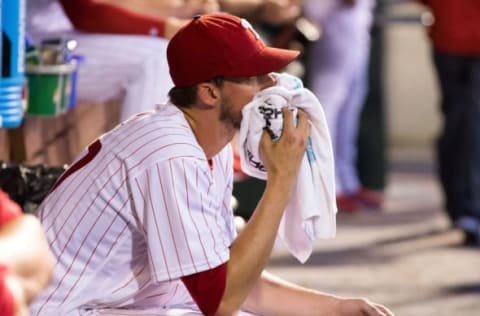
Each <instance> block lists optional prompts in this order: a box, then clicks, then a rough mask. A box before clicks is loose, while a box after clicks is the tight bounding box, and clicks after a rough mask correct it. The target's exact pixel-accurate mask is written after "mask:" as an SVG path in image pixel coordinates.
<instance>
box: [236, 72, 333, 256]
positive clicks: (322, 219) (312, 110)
mask: <svg viewBox="0 0 480 316" xmlns="http://www.w3.org/2000/svg"><path fill="white" fill-rule="evenodd" d="M274 76H275V78H276V81H277V84H276V85H275V86H273V87H270V88H268V89H265V90H262V91H260V92H259V93H257V94H256V95H255V97H254V99H253V100H252V101H251V102H250V103H249V104H247V105H246V106H245V107H244V108H243V110H242V114H243V119H242V124H241V127H240V135H239V146H238V147H239V153H240V164H241V168H242V170H243V172H245V173H246V174H248V175H250V176H253V177H256V178H259V179H266V178H267V171H266V170H265V167H264V165H263V162H262V160H261V159H260V154H259V143H260V137H261V134H262V132H263V128H264V127H265V126H269V128H270V130H271V131H272V132H273V135H274V139H275V138H277V137H280V135H281V133H282V126H283V123H282V122H283V117H282V112H281V109H282V108H283V107H285V106H288V107H289V108H291V109H292V110H293V111H296V109H297V108H300V109H302V110H304V111H305V112H307V114H308V117H309V121H310V124H311V127H312V128H311V134H310V137H309V139H308V145H307V150H306V153H305V156H304V158H303V161H302V163H301V166H300V171H299V175H298V179H297V183H296V186H295V190H294V193H293V196H292V199H291V201H290V203H289V204H288V206H287V208H286V209H285V213H284V215H283V217H282V220H281V222H280V228H279V231H278V234H279V237H280V238H281V239H282V241H283V243H284V244H285V246H286V247H287V249H288V251H289V252H290V253H291V254H292V255H293V256H295V257H296V258H297V259H298V260H299V261H300V262H302V263H304V262H305V261H306V260H307V259H308V258H309V257H310V255H311V253H312V250H313V242H314V241H315V239H317V238H319V239H330V238H334V237H335V233H336V219H335V216H336V213H337V205H336V202H335V173H334V160H333V149H332V144H331V139H330V134H329V132H328V127H327V122H326V119H325V114H324V112H323V109H322V106H321V105H320V103H319V102H318V100H317V98H316V97H315V95H314V94H313V93H312V92H311V91H310V90H308V89H306V88H304V87H303V84H302V81H301V80H300V79H298V78H297V77H294V76H291V75H288V74H274Z"/></svg>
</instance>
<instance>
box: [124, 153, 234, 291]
mask: <svg viewBox="0 0 480 316" xmlns="http://www.w3.org/2000/svg"><path fill="white" fill-rule="evenodd" d="M133 182H134V183H132V194H133V201H134V207H135V211H136V214H137V216H138V219H139V222H140V225H141V226H142V227H141V229H142V230H143V233H144V235H145V238H146V239H147V244H148V251H149V256H150V264H151V271H152V272H153V274H154V277H155V278H156V280H157V281H158V282H160V281H165V280H172V279H176V278H180V277H182V276H187V275H191V274H195V273H198V272H201V271H205V270H210V269H213V268H215V267H217V266H219V265H221V264H222V263H224V262H226V261H228V259H229V246H230V244H231V242H232V239H233V236H232V234H231V227H230V225H231V224H230V223H231V213H230V214H228V210H226V209H225V205H224V204H225V203H224V195H225V194H224V192H225V189H224V186H225V185H224V184H223V183H218V181H215V177H214V176H213V172H212V170H210V168H209V166H208V163H207V161H206V160H202V159H198V158H194V157H189V158H176V159H169V160H165V161H162V162H158V163H156V164H154V165H153V166H152V167H150V168H148V169H147V170H145V171H144V172H142V173H141V174H140V175H138V176H137V177H136V178H135V179H134V180H133Z"/></svg>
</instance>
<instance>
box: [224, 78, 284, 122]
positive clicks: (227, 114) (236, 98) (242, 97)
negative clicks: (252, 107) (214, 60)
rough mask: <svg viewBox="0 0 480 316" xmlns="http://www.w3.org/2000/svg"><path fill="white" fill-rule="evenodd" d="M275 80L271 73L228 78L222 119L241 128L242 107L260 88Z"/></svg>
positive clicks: (273, 82) (268, 85)
mask: <svg viewBox="0 0 480 316" xmlns="http://www.w3.org/2000/svg"><path fill="white" fill-rule="evenodd" d="M274 84H275V80H274V79H273V77H272V76H270V75H263V76H256V77H244V78H226V79H225V81H224V85H223V88H224V89H222V90H223V93H222V102H221V104H220V107H221V108H220V121H222V122H224V123H227V124H230V125H232V126H233V127H235V128H237V129H239V128H240V124H241V122H242V109H243V107H244V106H245V105H247V104H248V103H249V102H250V101H252V99H253V96H254V95H255V94H256V93H257V92H258V91H260V90H263V89H266V88H268V87H271V86H272V85H274Z"/></svg>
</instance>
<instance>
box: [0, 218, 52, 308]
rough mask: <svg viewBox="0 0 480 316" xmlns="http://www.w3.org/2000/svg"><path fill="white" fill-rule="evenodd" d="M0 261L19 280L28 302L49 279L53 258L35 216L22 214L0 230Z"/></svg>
mask: <svg viewBox="0 0 480 316" xmlns="http://www.w3.org/2000/svg"><path fill="white" fill-rule="evenodd" d="M0 249H2V251H1V252H0V262H1V263H3V264H4V265H5V266H7V267H8V268H9V270H10V273H11V274H12V275H14V276H15V277H16V278H17V279H18V281H19V282H20V283H21V284H22V288H23V290H24V295H25V299H26V301H27V302H30V301H31V300H32V299H33V298H34V297H35V296H36V295H38V294H39V293H40V291H41V290H42V289H43V288H44V287H45V286H46V285H47V284H48V282H49V281H50V277H51V273H52V268H53V259H52V256H51V254H50V251H49V249H48V244H47V242H46V240H45V237H44V236H43V229H42V227H41V226H40V224H39V222H38V220H37V219H36V218H35V217H33V216H31V215H24V216H23V217H21V218H18V219H16V220H14V221H12V222H11V223H8V224H7V225H5V226H4V227H2V229H1V230H0Z"/></svg>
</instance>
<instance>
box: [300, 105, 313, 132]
mask: <svg viewBox="0 0 480 316" xmlns="http://www.w3.org/2000/svg"><path fill="white" fill-rule="evenodd" d="M297 113H298V114H297V129H298V130H299V131H300V132H302V133H308V135H309V134H310V123H309V122H308V114H307V113H306V112H305V111H303V110H301V109H298V112H297Z"/></svg>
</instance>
